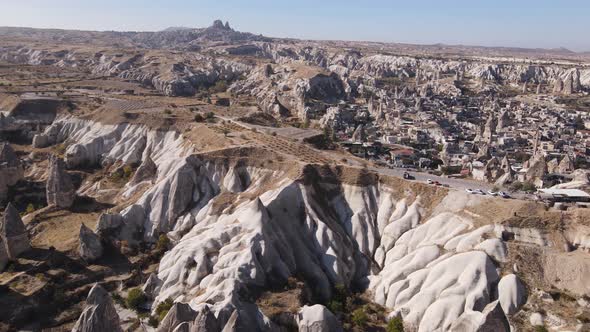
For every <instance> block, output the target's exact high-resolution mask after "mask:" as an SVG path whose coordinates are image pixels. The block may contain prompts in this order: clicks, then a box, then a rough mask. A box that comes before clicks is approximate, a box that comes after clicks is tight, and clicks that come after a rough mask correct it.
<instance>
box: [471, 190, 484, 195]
mask: <svg viewBox="0 0 590 332" xmlns="http://www.w3.org/2000/svg"><path fill="white" fill-rule="evenodd" d="M473 192H474V193H476V194H480V195H485V194H486V193H484V192H483V190H481V189H475V190H474V191H473Z"/></svg>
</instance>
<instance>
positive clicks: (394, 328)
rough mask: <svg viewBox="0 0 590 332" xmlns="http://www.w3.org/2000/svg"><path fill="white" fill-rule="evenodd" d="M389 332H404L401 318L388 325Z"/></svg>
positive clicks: (394, 319) (396, 318)
mask: <svg viewBox="0 0 590 332" xmlns="http://www.w3.org/2000/svg"><path fill="white" fill-rule="evenodd" d="M386 330H387V332H403V331H404V321H403V320H402V319H401V317H394V318H392V319H391V320H390V321H389V322H388V323H387V329H386Z"/></svg>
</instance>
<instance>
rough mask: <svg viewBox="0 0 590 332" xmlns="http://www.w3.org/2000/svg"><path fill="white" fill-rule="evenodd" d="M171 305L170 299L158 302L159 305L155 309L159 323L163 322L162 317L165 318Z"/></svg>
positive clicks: (172, 302)
mask: <svg viewBox="0 0 590 332" xmlns="http://www.w3.org/2000/svg"><path fill="white" fill-rule="evenodd" d="M173 305H174V301H172V299H171V298H167V299H166V300H165V301H164V302H160V304H158V306H157V307H156V315H158V319H159V320H160V322H161V321H162V320H164V317H166V315H167V314H168V311H170V309H171V308H172V306H173Z"/></svg>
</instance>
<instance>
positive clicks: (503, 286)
mask: <svg viewBox="0 0 590 332" xmlns="http://www.w3.org/2000/svg"><path fill="white" fill-rule="evenodd" d="M526 299H527V295H526V288H525V287H524V285H523V283H522V282H521V281H520V279H519V278H518V277H517V276H516V275H514V274H509V275H507V276H504V277H502V279H501V280H500V282H499V283H498V300H499V301H500V305H501V306H502V309H503V310H504V312H505V313H506V314H507V315H512V314H514V313H516V312H517V311H518V310H519V309H520V307H521V306H522V305H523V304H525V303H526Z"/></svg>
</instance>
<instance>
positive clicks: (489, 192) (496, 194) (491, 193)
mask: <svg viewBox="0 0 590 332" xmlns="http://www.w3.org/2000/svg"><path fill="white" fill-rule="evenodd" d="M488 195H490V196H498V193H497V192H495V191H492V190H488Z"/></svg>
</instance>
